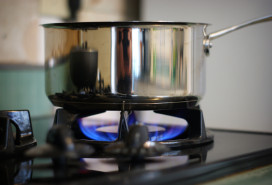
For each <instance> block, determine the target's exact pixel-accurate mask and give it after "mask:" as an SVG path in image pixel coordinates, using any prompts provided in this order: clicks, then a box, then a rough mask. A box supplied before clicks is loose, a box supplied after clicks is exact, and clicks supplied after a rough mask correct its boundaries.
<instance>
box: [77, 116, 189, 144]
mask: <svg viewBox="0 0 272 185" xmlns="http://www.w3.org/2000/svg"><path fill="white" fill-rule="evenodd" d="M84 119H86V118H81V119H79V120H78V123H79V127H80V130H81V131H82V133H83V134H84V135H85V136H87V137H88V138H89V139H92V140H96V141H115V140H116V139H117V137H118V134H117V133H118V124H119V123H118V122H109V121H108V122H107V121H101V120H95V119H93V120H92V119H88V124H85V123H84ZM137 122H138V121H137V119H136V116H135V114H134V113H132V114H130V115H129V117H128V120H127V123H128V126H130V125H132V124H136V123H137ZM141 123H142V124H144V125H146V126H147V128H148V129H149V139H150V141H165V140H170V139H174V138H176V137H178V136H179V135H181V134H182V133H183V132H185V130H186V129H187V125H169V124H156V123H143V122H141ZM106 127H108V128H109V127H112V128H113V130H114V131H110V132H106V131H103V132H101V131H98V130H99V128H106ZM151 127H153V128H155V129H156V128H160V129H157V131H156V130H155V131H151V130H150V128H151Z"/></svg>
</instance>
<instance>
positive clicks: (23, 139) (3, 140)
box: [0, 110, 37, 157]
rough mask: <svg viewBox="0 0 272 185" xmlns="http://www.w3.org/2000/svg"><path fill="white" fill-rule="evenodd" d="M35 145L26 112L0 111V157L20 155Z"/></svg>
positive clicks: (28, 116) (27, 112)
mask: <svg viewBox="0 0 272 185" xmlns="http://www.w3.org/2000/svg"><path fill="white" fill-rule="evenodd" d="M12 126H14V128H15V129H12ZM36 144H37V142H36V139H35V138H34V135H33V131H32V125H31V119H30V114H29V111H28V110H20V111H0V156H2V155H3V156H8V157H11V156H15V155H20V154H22V152H23V151H25V150H26V149H29V148H31V147H33V146H36Z"/></svg>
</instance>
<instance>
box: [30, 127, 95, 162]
mask: <svg viewBox="0 0 272 185" xmlns="http://www.w3.org/2000/svg"><path fill="white" fill-rule="evenodd" d="M46 142H47V143H46V144H45V145H42V146H39V147H36V148H32V149H30V150H28V151H26V153H25V156H27V157H40V158H53V159H54V158H63V159H66V158H67V159H79V158H82V157H88V156H90V155H91V154H92V153H93V152H94V150H93V148H92V147H91V146H89V145H85V144H81V143H74V138H73V135H72V131H71V129H69V128H68V127H66V126H65V125H54V126H53V127H52V128H51V129H50V130H49V132H48V134H47V140H46Z"/></svg>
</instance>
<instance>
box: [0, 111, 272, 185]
mask: <svg viewBox="0 0 272 185" xmlns="http://www.w3.org/2000/svg"><path fill="white" fill-rule="evenodd" d="M52 123H53V125H52ZM0 126H1V127H0V128H1V129H0V133H1V134H0V142H1V143H0V155H1V159H0V160H1V163H0V182H1V184H81V185H83V184H111V185H112V184H200V183H205V182H210V181H212V180H215V179H220V178H223V177H226V176H229V175H233V174H237V173H238V172H243V171H248V170H251V169H255V168H257V167H262V166H267V165H271V164H272V158H271V154H272V143H271V141H272V134H266V133H252V132H251V133H250V132H242V131H229V130H215V129H210V130H208V129H206V128H205V124H204V119H203V114H202V111H201V109H200V108H199V107H198V106H188V107H185V108H182V109H172V110H156V111H131V110H130V111H127V110H125V109H124V110H121V111H106V110H103V111H91V112H80V113H79V112H74V111H72V110H69V109H58V110H57V111H56V114H55V117H54V118H53V117H44V118H36V119H32V120H31V119H30V113H29V112H28V111H26V110H20V111H0ZM34 136H35V137H34ZM36 140H37V141H38V145H37V141H36Z"/></svg>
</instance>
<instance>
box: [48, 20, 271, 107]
mask: <svg viewBox="0 0 272 185" xmlns="http://www.w3.org/2000/svg"><path fill="white" fill-rule="evenodd" d="M271 17H272V16H271V15H270V16H266V17H262V18H258V19H254V20H251V21H248V22H246V23H243V24H240V25H237V26H232V27H230V28H227V29H224V30H221V31H218V32H214V33H211V34H206V32H205V28H206V26H207V24H203V23H181V22H180V23H175V22H93V23H63V24H61V23H57V24H46V25H44V27H45V40H46V54H45V67H46V93H47V95H48V97H49V99H50V100H51V101H52V102H53V104H54V105H57V106H61V107H65V108H67V109H69V108H70V109H74V110H78V111H79V109H80V111H82V110H86V111H87V109H93V108H95V109H98V108H99V109H104V110H105V109H108V110H115V109H122V108H123V109H160V108H163V109H171V108H174V107H173V106H172V105H173V104H177V105H178V106H177V107H179V108H180V106H182V104H187V103H193V104H197V102H198V101H199V100H200V99H201V97H202V96H203V94H204V91H205V54H206V55H208V54H209V48H211V46H212V44H211V43H210V40H212V39H215V38H217V37H220V36H222V35H225V34H227V33H230V32H232V31H235V30H238V29H240V28H243V27H245V26H248V25H253V24H256V23H260V22H264V21H270V20H271ZM109 105H110V106H109ZM165 105H168V106H165ZM193 106H194V105H193Z"/></svg>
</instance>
